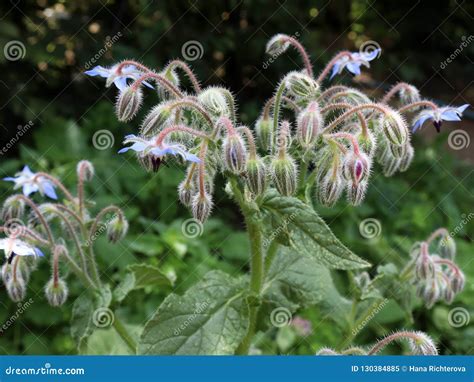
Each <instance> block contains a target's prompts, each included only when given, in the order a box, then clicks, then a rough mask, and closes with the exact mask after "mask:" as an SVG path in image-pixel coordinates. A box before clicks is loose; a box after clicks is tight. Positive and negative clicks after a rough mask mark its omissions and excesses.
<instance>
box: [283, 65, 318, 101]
mask: <svg viewBox="0 0 474 382" xmlns="http://www.w3.org/2000/svg"><path fill="white" fill-rule="evenodd" d="M284 81H285V87H286V89H287V91H288V93H289V94H290V95H291V96H293V97H294V98H295V99H296V100H297V101H311V100H314V99H316V98H317V97H318V96H319V94H320V91H319V84H318V83H317V82H316V81H315V80H314V79H313V78H311V77H310V76H308V75H307V74H304V73H302V72H296V71H294V72H290V73H288V74H287V75H286V76H285V79H284Z"/></svg>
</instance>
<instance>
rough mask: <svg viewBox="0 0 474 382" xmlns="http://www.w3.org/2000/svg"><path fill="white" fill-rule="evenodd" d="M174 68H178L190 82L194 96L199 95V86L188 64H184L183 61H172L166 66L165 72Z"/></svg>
mask: <svg viewBox="0 0 474 382" xmlns="http://www.w3.org/2000/svg"><path fill="white" fill-rule="evenodd" d="M174 68H180V69H181V70H182V71H183V72H184V73H185V74H186V76H187V77H188V78H189V80H190V81H191V83H192V85H193V88H194V91H195V92H196V94H199V93H200V92H201V85H199V81H198V79H197V78H196V76H195V75H194V73H193V71H192V69H191V68H190V67H189V65H188V64H186V63H185V62H184V61H181V60H173V61H171V62H170V63H169V64H168V66H167V68H166V69H165V71H166V70H173V69H174Z"/></svg>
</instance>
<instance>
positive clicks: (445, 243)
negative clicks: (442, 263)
mask: <svg viewBox="0 0 474 382" xmlns="http://www.w3.org/2000/svg"><path fill="white" fill-rule="evenodd" d="M438 252H439V254H440V255H441V257H443V258H445V259H448V260H454V258H455V257H456V242H455V241H454V239H453V238H452V237H451V235H444V236H443V237H442V238H441V240H440V241H439V244H438Z"/></svg>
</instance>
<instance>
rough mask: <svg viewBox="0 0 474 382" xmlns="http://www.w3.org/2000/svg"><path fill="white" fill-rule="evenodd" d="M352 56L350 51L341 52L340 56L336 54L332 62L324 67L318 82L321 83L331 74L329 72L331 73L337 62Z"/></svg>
mask: <svg viewBox="0 0 474 382" xmlns="http://www.w3.org/2000/svg"><path fill="white" fill-rule="evenodd" d="M350 55H351V52H349V51H346V50H345V51H342V52H339V53H338V54H336V55H335V56H334V57H333V58H332V59H331V61H329V62H328V63H327V64H326V66H325V67H324V69H323V71H322V72H321V74H320V75H319V77H318V79H317V80H316V81H317V82H319V83H321V82H322V81H323V80H324V79H325V78H326V76H327V75H328V74H329V72H330V71H331V69H332V67H333V66H334V64H335V63H336V62H337V60H339V59H341V58H342V57H346V56H350Z"/></svg>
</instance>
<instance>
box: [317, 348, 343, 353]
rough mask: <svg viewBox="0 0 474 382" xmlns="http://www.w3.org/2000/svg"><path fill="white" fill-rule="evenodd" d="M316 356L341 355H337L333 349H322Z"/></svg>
mask: <svg viewBox="0 0 474 382" xmlns="http://www.w3.org/2000/svg"><path fill="white" fill-rule="evenodd" d="M316 355H340V353H337V352H336V351H335V350H333V349H331V348H322V349H320V350H319V351H318V352H317V353H316Z"/></svg>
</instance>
